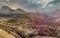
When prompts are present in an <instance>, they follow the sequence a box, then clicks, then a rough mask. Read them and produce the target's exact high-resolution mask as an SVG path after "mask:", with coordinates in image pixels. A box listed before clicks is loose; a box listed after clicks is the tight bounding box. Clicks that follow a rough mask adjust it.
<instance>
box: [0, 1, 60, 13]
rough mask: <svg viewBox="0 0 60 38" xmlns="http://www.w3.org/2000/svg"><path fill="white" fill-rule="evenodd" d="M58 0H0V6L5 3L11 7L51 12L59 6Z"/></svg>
mask: <svg viewBox="0 0 60 38" xmlns="http://www.w3.org/2000/svg"><path fill="white" fill-rule="evenodd" d="M59 3H60V0H0V6H3V5H7V6H9V7H11V8H12V9H16V8H22V9H25V10H28V11H33V12H36V11H38V12H44V11H46V12H52V11H54V10H55V9H59V8H60V4H59Z"/></svg>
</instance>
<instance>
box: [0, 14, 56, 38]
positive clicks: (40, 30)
mask: <svg viewBox="0 0 60 38" xmlns="http://www.w3.org/2000/svg"><path fill="white" fill-rule="evenodd" d="M23 15H24V14H23ZM19 16H21V14H20V15H19ZM28 17H29V18H27V17H25V15H24V17H20V18H17V17H16V18H15V17H10V18H13V19H10V18H9V17H7V18H6V19H9V20H1V21H0V26H2V29H3V28H6V29H5V30H10V32H13V33H12V34H13V35H15V33H16V34H17V35H18V36H21V37H22V38H29V37H32V36H38V35H39V36H56V33H55V31H56V26H57V24H56V23H55V22H54V23H53V22H50V20H49V19H48V18H45V17H44V16H43V15H42V16H41V15H36V14H32V15H31V14H30V15H29V14H28ZM3 18H4V17H3ZM4 19H5V18H4ZM47 19H48V20H47Z"/></svg>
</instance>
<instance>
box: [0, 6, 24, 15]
mask: <svg viewBox="0 0 60 38" xmlns="http://www.w3.org/2000/svg"><path fill="white" fill-rule="evenodd" d="M21 13H25V11H24V10H22V9H16V10H13V9H11V8H9V7H8V6H2V7H1V9H0V14H21Z"/></svg>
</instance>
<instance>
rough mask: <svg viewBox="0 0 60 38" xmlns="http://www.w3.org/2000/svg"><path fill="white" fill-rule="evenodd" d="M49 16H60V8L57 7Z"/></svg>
mask: <svg viewBox="0 0 60 38" xmlns="http://www.w3.org/2000/svg"><path fill="white" fill-rule="evenodd" d="M49 16H51V17H54V18H60V9H56V11H54V12H53V13H51V14H49Z"/></svg>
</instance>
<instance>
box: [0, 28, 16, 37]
mask: <svg viewBox="0 0 60 38" xmlns="http://www.w3.org/2000/svg"><path fill="white" fill-rule="evenodd" d="M0 38H16V37H15V36H14V35H12V34H10V33H8V32H7V31H5V30H3V29H0Z"/></svg>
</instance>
